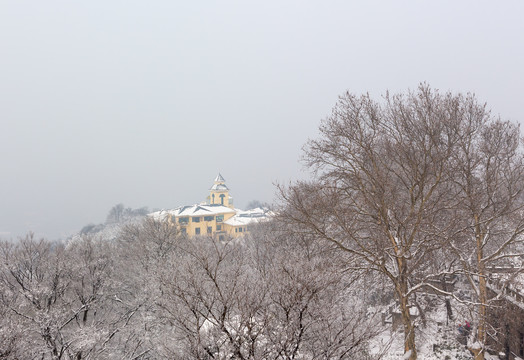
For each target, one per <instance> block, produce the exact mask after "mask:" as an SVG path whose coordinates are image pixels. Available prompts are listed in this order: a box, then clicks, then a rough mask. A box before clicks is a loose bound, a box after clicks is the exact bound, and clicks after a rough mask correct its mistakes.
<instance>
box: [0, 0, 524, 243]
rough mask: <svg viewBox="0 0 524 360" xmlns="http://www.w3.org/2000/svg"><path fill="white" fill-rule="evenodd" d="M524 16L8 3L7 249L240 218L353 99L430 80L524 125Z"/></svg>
mask: <svg viewBox="0 0 524 360" xmlns="http://www.w3.org/2000/svg"><path fill="white" fill-rule="evenodd" d="M523 18H524V2H523V1H521V0H518V1H478V0H475V1H473V0H472V1H438V2H437V1H433V2H430V1H349V0H339V1H325V0H324V1H307V0H301V1H298V0H297V1H274V0H265V1H246V0H243V1H240V0H238V1H231V0H221V1H175V0H162V1H160V0H158V1H155V0H152V1H129V0H126V1H123V0H122V1H99V0H90V1H83V2H79V1H74V2H73V1H66V0H63V1H54V0H46V1H23V0H5V1H1V2H0V154H1V155H0V237H3V238H10V237H16V236H18V235H21V234H23V233H25V232H26V231H28V230H33V231H35V232H36V233H37V234H40V235H45V236H47V237H49V238H51V239H54V238H58V237H63V236H65V235H67V234H69V233H71V232H74V231H78V230H79V229H80V228H81V227H82V226H84V225H86V224H87V223H99V222H103V221H104V219H105V216H106V214H107V212H108V210H109V209H110V208H111V207H112V206H113V205H115V204H117V203H124V204H125V205H127V206H130V207H140V206H149V207H150V208H172V207H175V206H178V205H184V204H192V203H196V202H200V201H202V200H204V199H205V197H206V195H207V190H208V189H209V187H210V186H211V185H212V180H213V178H214V177H215V175H216V174H217V173H218V172H219V171H220V172H221V173H222V175H223V176H224V177H225V178H226V180H227V184H228V186H229V187H230V189H231V192H232V195H233V196H234V198H235V204H236V205H237V206H238V207H243V206H245V205H246V204H247V203H248V202H249V201H250V200H253V199H258V200H261V201H271V200H272V199H273V198H274V193H275V189H274V186H273V183H275V182H281V183H286V182H288V181H290V180H292V179H297V178H305V177H306V176H307V171H305V170H304V169H303V167H302V165H301V164H300V163H299V161H298V160H299V157H300V154H301V147H302V145H303V144H304V142H305V141H306V140H307V138H308V137H314V136H315V134H316V132H317V127H318V125H319V122H320V120H321V119H322V118H324V117H325V116H326V115H328V114H329V112H330V110H331V108H332V106H333V105H334V103H335V102H336V100H337V96H338V95H339V94H341V93H342V92H344V91H345V90H350V91H351V92H355V93H362V92H366V91H369V92H370V93H372V94H373V95H376V96H379V95H380V94H382V93H384V91H385V90H386V89H389V90H392V91H405V90H406V89H408V88H415V87H416V86H417V84H418V83H419V82H421V81H427V82H428V83H429V84H431V85H432V86H433V87H436V88H438V89H441V90H453V91H461V92H467V91H471V92H475V93H476V94H477V96H478V98H479V99H481V100H482V101H487V102H488V105H489V106H490V107H491V108H492V109H493V110H494V112H495V113H497V114H500V115H501V117H502V118H504V119H511V120H514V121H522V120H523V119H524V109H523V107H522V105H523V104H522V96H523V95H522V94H523V93H524V21H523V20H522V19H523Z"/></svg>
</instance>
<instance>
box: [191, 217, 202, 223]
mask: <svg viewBox="0 0 524 360" xmlns="http://www.w3.org/2000/svg"><path fill="white" fill-rule="evenodd" d="M191 221H192V222H200V216H193V217H192V218H191Z"/></svg>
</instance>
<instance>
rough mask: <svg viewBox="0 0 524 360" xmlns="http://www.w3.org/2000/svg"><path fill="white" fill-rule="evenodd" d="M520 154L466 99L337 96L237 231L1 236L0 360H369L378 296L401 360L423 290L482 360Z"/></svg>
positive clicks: (132, 227)
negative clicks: (462, 326)
mask: <svg viewBox="0 0 524 360" xmlns="http://www.w3.org/2000/svg"><path fill="white" fill-rule="evenodd" d="M522 146H523V143H522V139H521V137H520V132H519V128H518V126H517V125H516V124H513V123H511V122H507V121H502V120H500V119H499V118H497V117H494V116H493V115H492V114H491V113H490V112H489V111H488V109H487V108H486V106H485V105H484V104H479V103H478V101H477V100H476V99H475V97H474V96H473V95H469V94H468V95H461V94H451V93H445V94H441V93H439V92H438V91H436V90H433V89H431V88H430V87H429V86H427V85H425V84H422V85H421V86H420V87H419V88H418V89H417V90H416V91H412V92H407V93H405V94H398V95H390V94H387V95H386V96H385V97H384V98H383V99H382V101H380V102H377V101H375V100H373V99H371V98H370V97H369V96H368V95H364V96H354V95H351V94H349V93H346V94H344V95H342V96H341V97H340V99H339V101H338V103H337V105H336V106H335V108H334V109H333V111H332V114H331V115H330V116H329V117H327V118H326V119H325V120H324V121H323V122H322V124H321V127H320V134H319V137H318V138H317V139H313V140H311V141H310V142H308V143H307V144H306V146H305V151H304V161H305V163H306V164H307V165H308V166H310V167H311V169H312V171H313V173H312V177H311V180H310V181H305V182H298V183H295V184H291V185H289V186H283V187H281V188H280V189H279V191H280V197H281V202H280V204H279V205H278V206H277V208H276V213H277V214H278V215H277V216H276V217H275V218H274V219H273V220H272V221H270V222H266V223H262V224H259V225H258V226H256V227H253V228H252V229H250V233H249V235H246V236H245V237H244V238H241V239H236V240H233V239H229V240H227V241H222V242H220V241H217V239H215V238H213V237H197V238H186V237H184V236H182V235H181V234H179V233H178V231H177V229H176V228H175V227H171V226H169V225H168V224H166V223H162V222H155V221H153V220H152V219H148V218H147V217H146V218H145V220H143V221H142V222H137V223H133V224H127V225H125V226H122V227H121V228H120V230H119V232H118V234H117V235H116V237H115V239H113V240H110V241H108V240H106V239H103V238H101V237H99V236H97V234H96V233H95V234H89V231H84V232H83V234H82V236H79V237H76V238H75V239H74V240H71V241H69V242H67V243H66V244H62V243H51V242H48V241H46V240H40V239H35V238H34V237H33V236H32V235H31V234H29V235H28V236H27V237H25V238H24V239H20V240H19V241H16V242H9V241H3V242H1V243H0V257H1V262H0V288H1V290H2V291H1V292H0V296H1V298H0V325H1V327H0V344H1V345H0V358H6V359H33V358H35V359H36V358H38V359H101V358H114V359H159V358H169V359H378V358H380V357H382V356H387V354H386V353H384V352H383V351H377V349H376V346H374V345H373V344H375V343H374V342H375V341H376V338H377V336H379V335H380V333H381V332H382V331H383V330H384V327H383V326H382V320H383V319H382V318H381V316H382V315H381V311H382V310H383V309H384V308H385V307H387V306H388V305H390V304H394V305H395V306H396V307H397V308H398V309H399V314H400V319H401V324H402V326H401V328H400V332H401V334H402V335H401V336H402V337H403V344H404V346H403V348H404V352H405V353H406V356H405V359H410V360H414V359H417V356H418V354H417V350H418V348H419V347H420V341H421V340H420V339H419V338H418V337H417V331H418V329H419V328H422V327H424V326H426V325H427V324H426V321H427V319H426V318H425V317H424V309H423V307H421V306H420V303H421V298H423V295H424V294H428V293H431V294H432V295H434V296H438V297H439V298H440V299H442V302H441V303H440V305H438V306H443V307H446V309H447V317H448V319H449V320H450V321H451V322H453V321H454V314H453V310H452V309H451V306H450V301H454V302H455V303H460V304H461V305H462V306H463V307H464V308H465V309H467V311H468V312H469V314H470V316H471V318H470V319H471V322H472V324H473V327H472V329H471V332H468V338H467V339H465V343H466V344H467V347H468V348H469V349H470V351H471V353H472V354H474V356H475V358H476V359H483V358H484V356H485V352H486V350H487V348H488V347H489V343H490V341H491V340H490V339H495V341H497V340H496V339H497V338H498V337H499V335H501V334H502V333H503V331H502V330H503V329H501V326H506V327H507V325H500V324H498V323H496V322H494V321H492V320H491V318H490V315H489V314H490V313H491V309H496V310H497V311H499V312H500V311H501V308H502V309H504V307H505V306H506V305H504V302H503V301H502V300H503V293H504V291H501V292H493V291H491V290H490V289H493V286H492V285H490V284H491V283H493V281H494V280H493V279H494V276H495V275H496V274H495V270H494V269H497V268H504V269H505V271H506V275H505V277H504V278H502V281H501V278H499V279H498V286H499V288H501V289H502V290H504V288H505V287H507V288H510V287H511V286H512V281H516V279H517V278H518V275H519V273H520V272H521V271H522V263H523V262H522V259H523V253H524V251H523V237H522V235H523V232H524V193H523V190H524V160H523V152H522V149H523V147H522ZM117 210H118V209H117ZM120 215H121V214H120V212H115V213H114V214H111V219H112V221H113V220H114V222H117V221H118V218H119V216H120ZM450 279H459V280H460V282H461V283H462V285H463V286H465V287H467V288H468V294H471V295H470V296H468V297H467V298H466V297H464V296H463V293H462V294H461V293H458V292H455V291H454V290H453V289H451V288H448V287H447V286H446V284H447V282H448V281H449V280H450ZM413 308H417V310H418V313H419V315H421V316H420V318H417V319H414V318H413V311H412V309H413ZM509 311H510V309H509V308H508V311H506V312H505V311H502V313H508V312H509ZM511 311H513V310H511ZM513 321H515V322H516V323H518V322H519V321H524V320H523V319H522V318H521V317H519V315H515V316H514V317H513ZM517 325H518V324H517ZM504 334H505V336H509V335H508V334H509V332H508V331H506V332H505V333H504ZM384 351H386V352H387V349H386V350H384ZM507 356H509V355H507Z"/></svg>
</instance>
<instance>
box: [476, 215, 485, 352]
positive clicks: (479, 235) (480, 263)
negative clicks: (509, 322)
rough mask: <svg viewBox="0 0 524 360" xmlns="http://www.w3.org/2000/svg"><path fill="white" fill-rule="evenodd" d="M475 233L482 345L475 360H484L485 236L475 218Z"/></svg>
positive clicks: (478, 338) (479, 332)
mask: <svg viewBox="0 0 524 360" xmlns="http://www.w3.org/2000/svg"><path fill="white" fill-rule="evenodd" d="M475 232H476V238H477V239H476V240H477V268H478V277H479V315H478V327H477V341H478V342H479V343H480V344H481V348H480V351H478V352H475V353H474V354H475V360H484V348H485V347H486V321H487V304H488V292H487V287H486V268H485V264H484V261H483V259H482V258H483V257H484V252H483V248H482V243H483V240H484V236H485V234H483V232H482V231H481V227H480V223H479V218H478V216H475Z"/></svg>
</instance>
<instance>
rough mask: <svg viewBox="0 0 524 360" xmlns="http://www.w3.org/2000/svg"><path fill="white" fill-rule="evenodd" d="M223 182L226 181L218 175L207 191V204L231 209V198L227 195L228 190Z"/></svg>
mask: <svg viewBox="0 0 524 360" xmlns="http://www.w3.org/2000/svg"><path fill="white" fill-rule="evenodd" d="M225 182H226V180H225V179H224V177H222V175H220V173H219V174H218V175H217V177H216V178H215V181H214V184H213V186H212V187H211V189H209V196H208V203H209V204H211V205H224V206H228V207H231V208H232V207H233V198H232V197H231V196H230V195H229V188H228V187H227V186H226V184H225Z"/></svg>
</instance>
